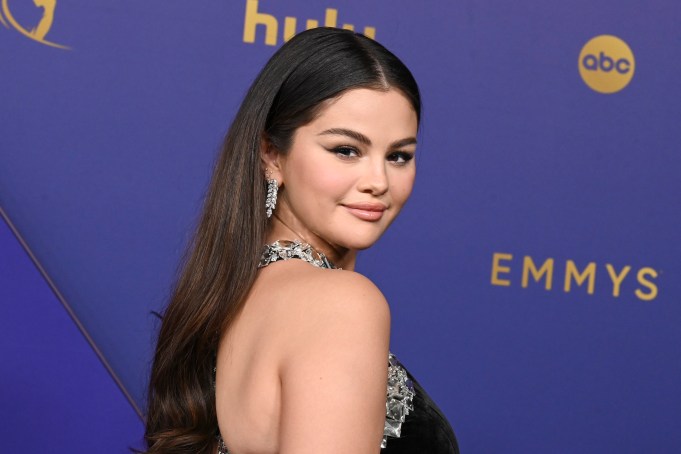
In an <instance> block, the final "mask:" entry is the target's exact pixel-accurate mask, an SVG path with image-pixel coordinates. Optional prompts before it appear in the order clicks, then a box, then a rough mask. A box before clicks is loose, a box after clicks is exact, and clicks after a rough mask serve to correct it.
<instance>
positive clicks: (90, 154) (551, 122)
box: [0, 0, 681, 453]
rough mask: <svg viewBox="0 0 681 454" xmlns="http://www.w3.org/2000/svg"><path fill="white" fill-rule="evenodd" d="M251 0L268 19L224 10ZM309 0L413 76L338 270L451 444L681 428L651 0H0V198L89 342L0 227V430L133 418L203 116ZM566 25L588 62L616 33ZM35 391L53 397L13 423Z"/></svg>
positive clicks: (528, 444)
mask: <svg viewBox="0 0 681 454" xmlns="http://www.w3.org/2000/svg"><path fill="white" fill-rule="evenodd" d="M249 2H250V4H251V6H252V8H253V11H257V12H258V13H259V14H266V15H269V16H260V19H263V21H264V22H269V23H270V25H269V28H266V27H265V25H257V26H256V25H255V22H253V21H256V19H258V18H256V16H254V15H251V17H250V18H248V17H246V10H247V8H246V5H247V3H249ZM327 8H332V9H335V10H336V11H337V16H338V21H337V25H338V26H342V25H343V24H352V25H354V26H355V27H356V29H357V30H358V31H365V30H366V32H367V33H371V32H372V30H375V33H376V39H377V40H379V41H380V42H382V43H383V44H385V45H386V46H387V47H388V48H390V49H391V50H393V51H394V52H395V53H396V54H397V55H398V56H400V57H401V58H402V59H403V60H404V61H405V62H406V63H407V64H408V66H409V67H410V68H411V69H412V70H413V72H414V74H415V76H416V78H417V80H418V81H419V83H420V85H421V88H422V92H423V97H424V122H423V127H422V130H421V133H420V145H419V157H418V167H419V170H418V177H417V185H416V188H415V192H414V194H413V196H412V199H411V200H410V202H409V203H408V204H407V207H406V208H405V211H404V213H403V215H402V216H401V217H400V218H399V219H398V220H397V221H396V223H395V224H394V226H393V227H392V228H391V230H389V231H388V233H387V234H386V235H385V237H384V238H383V239H381V241H380V242H379V243H378V244H377V245H376V246H375V247H374V248H372V249H371V250H369V251H366V252H365V253H363V254H362V255H361V257H360V263H359V270H360V271H361V272H364V273H365V274H367V275H368V276H369V277H371V278H372V279H373V280H374V281H375V282H376V283H377V284H378V285H379V287H380V288H381V289H382V290H383V291H384V293H385V295H386V297H387V298H388V300H389V301H390V304H391V307H392V313H393V316H392V320H393V332H392V345H391V349H392V350H393V351H394V352H395V353H396V354H397V355H398V356H399V357H400V359H401V360H402V362H404V363H405V364H406V365H407V366H408V367H409V369H410V370H411V371H413V373H414V374H415V375H416V376H417V377H418V378H419V381H420V382H422V384H423V385H424V386H425V387H426V389H428V391H429V393H430V394H431V395H432V396H433V398H434V399H435V400H436V401H437V402H438V403H439V404H440V406H441V407H442V409H443V410H444V411H445V413H446V414H447V416H448V417H449V419H450V420H451V422H452V425H453V426H454V429H455V431H456V432H457V435H458V437H459V439H460V444H461V447H462V451H463V452H474V453H496V452H518V453H520V452H555V453H560V452H566V453H567V452H594V453H601V452H642V451H645V452H677V451H678V450H679V449H681V430H679V429H681V422H680V421H681V393H680V392H679V386H678V383H679V382H680V381H681V330H679V326H680V323H681V308H680V307H679V306H678V304H677V302H678V301H679V299H680V297H681V284H680V282H681V279H679V276H678V274H679V272H680V271H681V234H680V233H679V229H678V224H679V221H680V220H681V214H680V213H679V208H678V206H679V202H678V200H679V196H680V195H681V194H680V193H681V184H679V178H678V175H679V173H680V172H681V157H680V155H679V153H678V149H677V148H678V143H680V142H681V130H680V129H679V128H678V126H677V124H678V122H679V118H681V115H680V114H681V112H680V110H681V109H680V108H679V102H678V100H679V99H681V84H680V83H679V77H678V75H679V73H681V60H680V59H679V58H678V56H679V55H680V54H681V31H680V29H679V27H678V24H679V21H681V7H680V6H679V5H678V2H674V1H672V0H655V1H650V2H639V1H636V2H634V1H628V2H622V1H614V0H602V1H599V2H587V1H584V0H580V1H575V2H569V3H565V2H564V3H560V4H556V3H551V4H549V3H546V4H542V3H538V2H531V1H529V0H522V1H519V2H513V3H509V2H503V1H475V2H474V1H461V2H456V3H450V2H428V1H424V2H408V1H404V0H402V1H395V0H393V1H388V0H379V1H375V2H358V1H356V0H335V1H334V2H331V3H328V4H327V3H319V2H317V3H316V4H314V5H311V4H310V2H304V1H302V0H291V1H286V2H274V1H267V0H261V1H259V2H255V1H253V0H235V1H218V0H207V1H204V2H197V3H193V4H188V3H187V2H178V1H160V0H151V1H147V2H138V1H132V0H127V1H126V0H124V1H119V2H114V3H111V2H104V1H101V0H99V1H89V2H84V1H77V0H71V1H69V0H59V1H57V3H56V8H55V9H54V11H52V12H50V11H44V10H42V9H38V8H36V7H35V6H34V5H33V3H32V2H30V1H28V0H4V1H3V2H2V8H0V19H1V20H0V56H2V57H3V59H2V61H3V62H4V64H3V69H2V72H1V73H0V74H1V76H0V81H2V87H3V88H4V90H2V95H1V98H0V99H1V101H2V102H0V207H2V209H3V210H4V211H5V213H6V216H7V219H8V220H9V221H10V222H11V223H12V224H13V225H14V226H15V228H16V230H17V232H18V235H19V236H20V237H21V238H23V240H24V241H25V242H26V244H27V245H28V247H29V248H30V250H32V251H33V253H34V255H35V258H36V260H37V262H38V263H39V264H40V266H42V267H43V268H44V271H45V274H46V276H47V277H48V279H50V280H51V281H52V282H53V283H54V285H55V288H56V290H57V292H58V295H59V296H60V297H61V298H62V299H63V301H64V302H65V304H67V306H68V307H69V308H71V309H72V311H73V313H74V314H75V317H76V318H77V320H78V322H79V323H80V324H82V326H83V327H84V331H85V332H86V333H87V336H89V337H90V338H91V339H92V343H93V346H94V347H95V349H96V350H98V351H100V352H101V358H100V361H97V360H96V358H97V356H96V355H95V353H94V351H95V350H93V349H92V348H84V346H86V345H87V344H86V338H85V337H83V336H82V335H81V334H79V333H78V327H77V325H76V324H74V323H73V321H72V319H71V318H69V317H68V315H67V312H66V311H65V310H64V307H63V306H62V305H61V303H60V301H59V299H58V298H57V296H55V293H54V292H51V291H50V290H49V286H48V285H47V284H46V283H45V280H44V279H42V278H40V274H39V273H38V271H37V269H36V267H35V266H33V265H32V264H31V263H30V261H29V260H28V258H27V257H28V256H27V255H26V253H25V252H21V251H20V250H19V243H17V240H16V239H15V238H14V236H13V235H11V234H10V233H9V230H7V229H6V228H5V227H4V226H3V228H4V229H5V230H3V231H2V234H1V235H0V247H1V249H0V251H1V254H0V255H1V257H2V266H1V267H0V297H1V298H2V300H1V301H2V304H3V308H5V311H6V312H7V313H9V314H10V317H9V318H7V319H6V320H5V321H4V322H3V323H4V324H5V325H6V326H4V327H3V328H4V329H3V330H2V332H3V334H2V335H3V345H4V346H5V347H4V349H3V353H5V354H4V356H3V358H4V359H3V361H2V363H1V364H2V368H3V373H2V375H3V385H4V386H3V399H7V402H9V404H8V405H9V406H3V408H8V409H15V410H6V412H5V413H6V415H5V416H3V418H4V419H5V421H4V424H3V428H4V430H5V431H6V433H3V437H4V439H5V440H8V441H7V443H9V445H11V446H25V443H26V440H33V439H35V436H36V435H35V434H36V433H39V434H40V433H42V434H45V437H46V438H45V439H46V440H47V439H49V440H50V441H51V443H52V444H51V445H50V446H51V447H52V448H53V449H51V451H53V452H74V451H77V450H78V449H77V448H74V447H73V443H74V440H78V441H80V443H82V444H81V445H80V446H81V447H82V450H84V451H88V450H90V451H92V449H88V448H85V447H86V446H90V445H89V444H88V443H94V440H98V439H100V440H101V437H105V439H106V440H108V441H107V442H106V443H103V444H99V445H96V446H99V447H98V448H97V449H96V450H97V452H105V450H106V448H102V446H111V452H122V449H124V447H125V446H129V445H136V443H138V441H139V439H140V437H141V434H142V425H141V423H140V420H139V417H138V416H137V415H135V411H137V412H138V413H139V412H140V409H141V408H143V405H144V386H145V383H146V377H147V373H148V368H149V362H150V358H151V351H152V346H153V340H154V337H155V330H156V328H157V324H156V320H155V318H154V317H153V316H152V315H150V311H152V310H160V309H161V308H162V307H163V305H164V303H165V301H166V298H167V296H168V291H169V290H168V289H169V287H170V285H171V282H172V279H173V275H174V272H175V267H176V264H177V261H178V258H179V256H180V254H181V251H182V248H183V247H184V244H185V242H186V240H187V235H188V233H189V230H190V227H191V226H192V224H193V222H194V220H195V217H196V215H197V212H198V208H199V204H200V200H201V197H202V194H203V191H204V189H205V186H206V183H207V179H208V177H209V173H210V167H211V163H212V160H213V158H214V156H215V154H216V152H217V148H218V147H219V144H220V141H221V138H222V135H223V134H224V132H225V130H226V128H227V125H228V123H229V121H230V120H231V118H232V116H233V115H234V113H235V110H236V108H237V106H238V104H239V102H240V100H241V97H242V96H243V94H244V93H245V91H246V89H247V87H248V85H249V84H250V82H251V80H252V79H253V77H254V76H255V75H256V74H257V72H258V70H259V69H260V68H261V66H262V65H263V64H264V63H265V61H266V60H267V59H268V58H269V56H271V55H272V53H273V52H274V50H275V49H276V48H277V47H278V46H279V45H281V44H282V42H283V35H284V33H285V32H286V30H285V29H284V20H285V17H293V18H296V24H297V27H298V30H301V29H302V27H303V24H304V23H305V21H306V20H307V19H317V20H319V22H320V24H322V25H323V23H324V19H325V16H326V9H327ZM331 13H333V12H331ZM332 15H333V14H329V17H331V16H332ZM50 18H51V19H52V22H51V25H50V23H49V19H50ZM275 23H276V25H277V30H276V33H274V28H273V27H274V24H275ZM34 27H35V31H32V30H33V29H34ZM252 27H254V28H253V29H252V31H253V32H254V35H253V39H251V36H250V31H251V28H252ZM367 27H369V28H367ZM46 30H47V31H46ZM267 30H269V31H270V32H271V34H272V36H270V38H269V39H270V40H274V41H275V43H274V45H269V44H267V43H266V39H268V38H266V31H267ZM599 35H614V36H617V37H618V38H620V39H621V40H622V41H624V42H625V43H626V44H627V45H628V46H629V48H630V49H631V52H632V56H630V57H626V61H627V64H631V67H632V68H633V63H634V62H633V61H631V60H632V59H633V60H635V71H634V73H633V74H634V75H633V78H632V79H631V81H630V82H629V84H628V85H627V86H626V87H625V88H623V89H622V90H621V91H617V92H615V93H612V94H603V93H600V92H598V91H596V90H594V89H592V88H590V86H588V85H587V83H586V82H587V81H586V80H583V79H582V77H581V76H580V68H579V66H580V64H581V63H580V60H579V56H580V52H581V51H582V48H583V47H584V46H585V44H586V43H587V42H588V41H589V40H591V39H592V38H594V37H597V36H599ZM250 41H253V42H250ZM57 46H62V47H57ZM63 47H66V48H63ZM587 50H589V52H593V55H594V57H595V58H596V59H597V60H598V59H600V60H598V61H600V62H601V63H603V62H605V64H604V65H601V66H600V67H599V68H596V69H593V70H592V71H593V73H592V74H593V76H594V78H596V79H598V81H601V82H602V81H606V82H607V81H608V80H610V79H612V80H614V79H616V78H617V77H620V76H618V75H616V74H615V72H613V71H608V67H607V61H608V60H607V58H615V59H617V58H625V57H622V56H621V55H620V56H618V55H616V54H617V52H619V48H615V47H609V46H608V45H602V46H601V47H598V46H596V47H594V48H593V49H592V48H588V49H587ZM601 54H602V55H601ZM613 61H615V60H613ZM582 69H583V70H584V68H582ZM599 71H600V72H599ZM542 265H546V267H545V268H542ZM626 267H629V268H626ZM539 270H543V271H544V274H543V275H541V277H539V278H537V279H535V278H534V277H533V271H534V272H535V273H536V274H539V273H538V271H539ZM626 270H628V271H626ZM624 272H626V274H620V273H624ZM582 273H583V274H582ZM613 273H614V276H615V277H614V278H613V277H612V276H613ZM549 274H550V275H551V279H550V289H548V290H547V289H546V286H547V282H548V281H549ZM580 275H581V276H582V278H583V282H582V283H581V284H579V282H580V281H581V279H582V278H580ZM537 280H538V282H537ZM589 285H592V286H593V288H592V289H590V288H589ZM617 290H619V291H617ZM31 334H35V335H36V336H32V335H31ZM39 339H40V340H39ZM44 345H49V347H50V348H49V349H48V348H42V347H41V346H44ZM29 359H30V368H28V369H24V367H29V366H27V365H26V361H27V360H29ZM19 365H21V366H19ZM46 368H47V369H48V370H49V375H47V376H46V375H44V374H45V369H46ZM107 370H110V372H111V373H110V374H106V371H107ZM41 372H42V374H41ZM27 376H31V377H42V379H40V380H38V378H35V381H30V380H28V379H27V378H26V377H27ZM31 380H33V379H31ZM117 383H119V384H120V386H116V384H117ZM95 388H96V389H95ZM93 395H94V396H96V398H93ZM46 396H59V399H56V398H55V399H54V400H52V399H48V400H45V399H47V397H46ZM126 398H127V401H126ZM100 399H101V401H100ZM104 401H106V402H104ZM44 406H47V407H48V408H49V409H50V410H49V411H50V412H51V413H50V414H51V415H54V416H50V417H49V418H48V417H45V418H42V419H40V420H38V421H31V423H30V424H29V423H28V422H27V420H26V418H27V417H28V416H26V415H31V414H33V413H34V412H38V411H39V409H40V408H43V407H44ZM109 408H117V409H118V410H116V411H115V412H114V410H111V412H109ZM29 409H30V411H29ZM95 415H97V416H95ZM105 415H106V416H105ZM111 415H113V416H111ZM108 417H111V418H112V421H113V420H114V419H115V421H116V422H115V423H111V424H103V423H104V422H105V421H106V418H108ZM96 419H99V420H100V421H99V422H98V423H102V424H103V425H104V426H105V427H104V428H97V429H96V430H95V428H94V427H93V426H92V424H94V423H93V421H94V420H96ZM100 431H104V432H100ZM69 433H73V434H74V435H72V436H71V435H69V436H67V435H66V434H69ZM95 433H96V435H95ZM101 433H105V435H101ZM54 434H58V435H59V434H61V435H60V436H59V437H57V438H56V439H55V438H54V437H55V435H54ZM48 435H49V437H48ZM88 437H91V438H88ZM98 437H99V438H98ZM90 439H91V440H93V441H89V440H90ZM62 441H63V444H59V443H62ZM69 443H71V444H69ZM76 444H77V442H76ZM44 446H45V445H42V446H40V447H44ZM93 446H95V445H93ZM38 448H39V447H38V446H36V449H35V452H38V451H39V449H38ZM17 450H18V448H17ZM29 451H30V452H33V450H31V449H29ZM23 452H27V451H26V450H25V449H23ZM106 452H108V451H106Z"/></svg>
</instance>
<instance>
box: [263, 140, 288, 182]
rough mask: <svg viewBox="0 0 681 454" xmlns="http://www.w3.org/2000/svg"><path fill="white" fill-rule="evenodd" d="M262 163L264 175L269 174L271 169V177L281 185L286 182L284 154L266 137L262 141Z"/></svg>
mask: <svg viewBox="0 0 681 454" xmlns="http://www.w3.org/2000/svg"><path fill="white" fill-rule="evenodd" d="M260 163H261V164H262V171H263V175H267V172H268V171H269V178H274V179H275V180H277V182H278V183H279V186H281V184H282V183H283V182H284V181H283V179H284V178H283V173H282V167H281V166H282V163H283V159H282V155H281V153H280V152H279V150H277V149H276V148H275V147H274V145H272V143H271V142H270V141H269V140H267V139H264V138H263V139H262V141H261V142H260Z"/></svg>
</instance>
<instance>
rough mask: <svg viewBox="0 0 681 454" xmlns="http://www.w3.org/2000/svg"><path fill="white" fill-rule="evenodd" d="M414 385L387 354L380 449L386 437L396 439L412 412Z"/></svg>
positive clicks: (395, 360) (390, 355) (391, 356)
mask: <svg viewBox="0 0 681 454" xmlns="http://www.w3.org/2000/svg"><path fill="white" fill-rule="evenodd" d="M415 394H416V393H415V392H414V383H412V381H411V380H410V379H409V377H408V376H407V371H406V370H404V368H403V367H402V365H401V364H400V362H399V361H398V360H397V358H396V357H395V355H393V354H392V353H389V354H388V393H387V398H386V402H385V427H384V429H383V441H382V442H381V448H385V447H386V445H387V443H388V437H395V438H398V437H399V436H400V435H401V433H402V423H403V422H404V421H405V419H406V417H407V415H408V414H409V412H411V411H412V410H414V402H413V401H414V395H415Z"/></svg>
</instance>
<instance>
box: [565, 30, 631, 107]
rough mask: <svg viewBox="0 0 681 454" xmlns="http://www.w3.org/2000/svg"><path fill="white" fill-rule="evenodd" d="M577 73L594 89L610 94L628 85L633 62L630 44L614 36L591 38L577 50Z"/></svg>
mask: <svg viewBox="0 0 681 454" xmlns="http://www.w3.org/2000/svg"><path fill="white" fill-rule="evenodd" d="M577 65H578V66H579V74H580V76H582V80H584V83H585V84H586V85H587V86H589V88H591V89H592V90H594V91H597V92H599V93H605V94H611V93H616V92H618V91H620V90H622V89H623V88H624V87H626V86H627V85H629V82H631V79H632V77H634V70H635V67H636V62H635V60H634V53H633V52H632V51H631V49H630V48H629V45H627V43H625V42H624V41H622V40H621V39H620V38H618V37H617V36H613V35H599V36H596V37H594V38H592V39H590V40H589V41H588V42H587V43H586V44H585V45H584V47H582V51H581V52H580V53H579V61H578V62H577Z"/></svg>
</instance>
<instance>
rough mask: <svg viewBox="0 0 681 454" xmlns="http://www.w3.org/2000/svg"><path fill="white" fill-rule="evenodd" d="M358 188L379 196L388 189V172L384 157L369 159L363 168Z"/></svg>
mask: <svg viewBox="0 0 681 454" xmlns="http://www.w3.org/2000/svg"><path fill="white" fill-rule="evenodd" d="M358 189H359V190H360V191H361V192H368V193H371V194H372V195H375V196H379V195H382V194H385V192H386V191H387V190H388V173H387V169H386V162H385V160H384V159H370V160H368V161H367V162H366V166H365V167H364V168H363V173H362V176H361V178H360V180H359V184H358Z"/></svg>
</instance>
